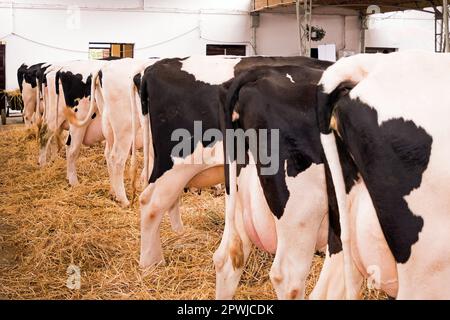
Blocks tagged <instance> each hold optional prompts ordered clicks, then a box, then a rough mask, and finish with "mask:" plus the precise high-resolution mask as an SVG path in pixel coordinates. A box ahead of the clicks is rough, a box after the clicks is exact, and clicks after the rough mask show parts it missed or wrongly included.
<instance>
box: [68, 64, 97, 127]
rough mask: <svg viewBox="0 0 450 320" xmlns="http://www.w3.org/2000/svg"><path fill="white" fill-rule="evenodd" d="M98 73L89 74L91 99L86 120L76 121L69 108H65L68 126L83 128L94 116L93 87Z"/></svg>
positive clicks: (73, 113)
mask: <svg viewBox="0 0 450 320" xmlns="http://www.w3.org/2000/svg"><path fill="white" fill-rule="evenodd" d="M99 71H100V70H96V71H95V72H93V73H92V74H91V99H90V103H89V111H88V113H87V115H86V118H84V119H83V120H78V119H77V117H76V115H75V112H74V111H73V110H72V109H71V108H69V107H66V108H65V109H64V115H65V117H66V119H67V120H68V121H69V123H70V124H72V125H74V126H76V127H84V126H85V125H87V124H88V123H89V122H90V121H91V119H92V115H93V114H94V111H95V87H96V86H97V79H98V74H99Z"/></svg>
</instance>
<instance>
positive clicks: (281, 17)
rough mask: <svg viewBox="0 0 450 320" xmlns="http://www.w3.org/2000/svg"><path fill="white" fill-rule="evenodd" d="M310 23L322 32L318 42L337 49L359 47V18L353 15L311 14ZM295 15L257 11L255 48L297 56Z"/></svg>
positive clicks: (314, 45)
mask: <svg viewBox="0 0 450 320" xmlns="http://www.w3.org/2000/svg"><path fill="white" fill-rule="evenodd" d="M311 25H313V26H316V25H317V26H320V27H322V28H323V29H324V30H325V31H326V34H325V37H324V39H322V40H321V41H318V42H314V41H313V42H312V43H311V46H312V47H313V48H317V46H318V45H319V44H330V43H334V44H336V49H337V50H338V51H339V50H344V49H345V50H350V51H358V50H359V37H360V36H359V21H358V17H354V16H347V17H344V16H339V15H313V17H312V21H311ZM297 26H298V25H297V19H296V16H295V14H275V13H273V14H269V13H265V14H261V17H260V27H259V28H258V29H257V32H256V41H257V51H258V54H263V55H289V56H292V55H298V53H299V45H298V27H297Z"/></svg>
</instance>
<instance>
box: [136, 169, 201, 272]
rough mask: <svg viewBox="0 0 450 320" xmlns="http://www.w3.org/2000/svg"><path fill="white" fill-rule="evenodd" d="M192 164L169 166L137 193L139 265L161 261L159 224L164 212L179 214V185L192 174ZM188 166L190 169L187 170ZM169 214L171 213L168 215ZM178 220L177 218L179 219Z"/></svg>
mask: <svg viewBox="0 0 450 320" xmlns="http://www.w3.org/2000/svg"><path fill="white" fill-rule="evenodd" d="M192 167H194V166H192V165H189V166H187V167H182V168H177V169H172V170H171V171H168V172H166V173H165V174H164V175H163V176H162V177H161V178H160V179H158V180H157V181H156V182H154V183H151V184H149V185H148V186H147V187H146V188H145V189H144V191H143V192H142V193H141V195H140V197H139V202H140V207H141V255H140V266H141V267H144V268H146V267H150V266H152V265H156V264H159V263H163V262H164V257H163V253H162V246H161V238H160V224H161V221H162V218H163V215H164V213H165V212H167V211H169V213H170V212H171V213H173V214H174V215H175V216H177V215H179V211H178V209H175V207H174V204H175V205H176V206H178V202H177V201H178V198H179V197H180V195H181V193H182V192H183V188H184V187H185V186H186V184H187V183H188V182H189V180H191V178H192V177H193V176H194V175H195V168H192ZM190 170H192V171H193V172H190ZM172 218H173V217H172ZM180 221H181V219H180Z"/></svg>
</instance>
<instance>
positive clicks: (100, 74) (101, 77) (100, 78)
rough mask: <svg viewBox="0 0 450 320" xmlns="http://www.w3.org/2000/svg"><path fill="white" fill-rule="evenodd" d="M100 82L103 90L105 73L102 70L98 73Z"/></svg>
mask: <svg viewBox="0 0 450 320" xmlns="http://www.w3.org/2000/svg"><path fill="white" fill-rule="evenodd" d="M98 81H99V82H100V87H101V88H103V72H102V70H99V71H98Z"/></svg>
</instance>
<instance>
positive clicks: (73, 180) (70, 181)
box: [69, 178, 80, 187]
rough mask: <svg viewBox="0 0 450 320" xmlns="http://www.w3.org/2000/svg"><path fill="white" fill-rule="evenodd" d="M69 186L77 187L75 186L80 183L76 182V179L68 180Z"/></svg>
mask: <svg viewBox="0 0 450 320" xmlns="http://www.w3.org/2000/svg"><path fill="white" fill-rule="evenodd" d="M69 184H70V186H72V187H75V186H77V185H79V184H80V183H79V182H78V179H76V178H75V179H70V178H69Z"/></svg>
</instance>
